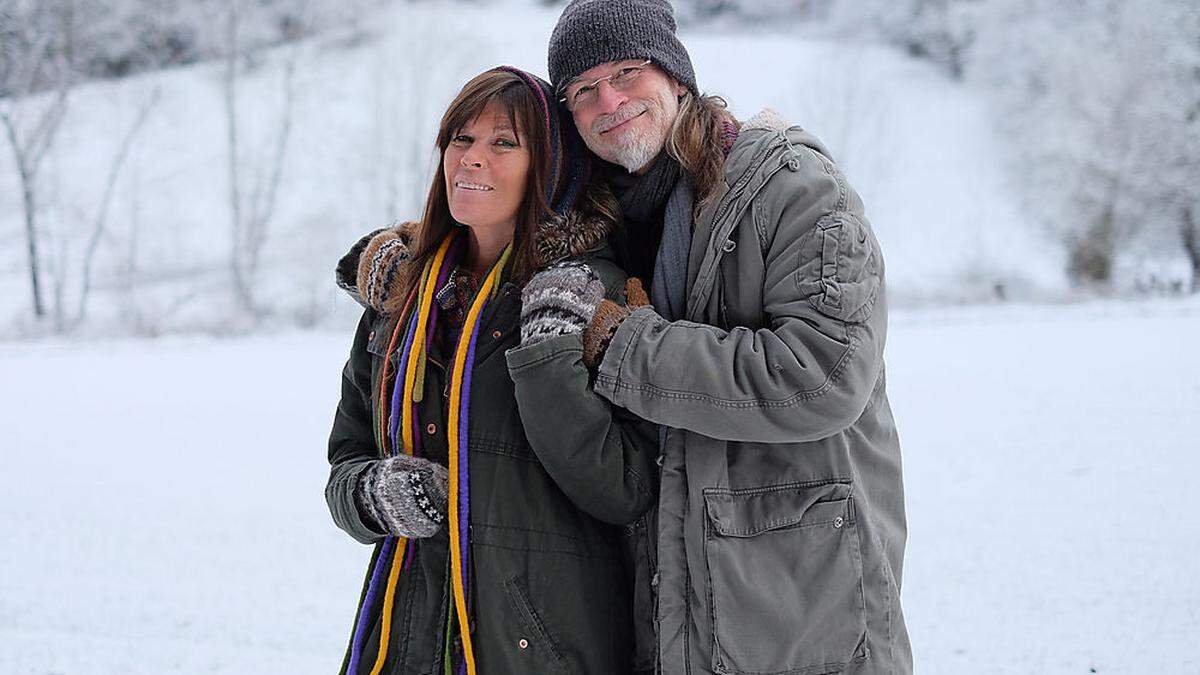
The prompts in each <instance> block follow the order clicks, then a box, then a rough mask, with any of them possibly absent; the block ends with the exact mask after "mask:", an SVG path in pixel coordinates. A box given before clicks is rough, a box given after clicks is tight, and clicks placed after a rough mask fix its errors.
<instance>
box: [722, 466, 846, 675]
mask: <svg viewBox="0 0 1200 675" xmlns="http://www.w3.org/2000/svg"><path fill="white" fill-rule="evenodd" d="M704 503H705V510H706V513H707V516H708V518H707V523H706V526H705V541H704V550H705V555H706V558H707V562H708V570H707V572H708V589H707V590H708V594H707V597H708V602H709V603H710V604H711V606H710V608H709V609H710V616H711V617H712V624H713V638H712V640H713V641H712V670H713V672H717V673H724V674H726V675H826V674H828V673H841V672H843V671H844V670H845V669H846V668H848V667H849V664H851V663H855V662H859V661H864V660H866V659H868V658H869V654H870V650H869V648H868V644H867V640H866V634H867V631H866V613H865V612H866V604H865V597H864V592H863V573H862V551H861V550H860V547H859V533H858V527H857V524H856V522H855V508H854V495H853V489H852V486H851V483H850V481H849V480H848V479H841V478H833V479H829V480H823V481H816V482H807V483H791V484H788V485H770V486H764V487H755V488H745V489H739V490H729V489H723V488H709V489H706V490H705V491H704Z"/></svg>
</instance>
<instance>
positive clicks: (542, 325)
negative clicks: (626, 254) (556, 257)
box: [521, 262, 604, 347]
mask: <svg viewBox="0 0 1200 675" xmlns="http://www.w3.org/2000/svg"><path fill="white" fill-rule="evenodd" d="M603 299H604V284H602V283H601V282H600V277H598V276H596V273H595V272H593V271H592V270H591V268H589V267H588V266H587V265H584V264H583V263H579V262H562V263H556V264H554V265H551V266H550V267H547V268H546V269H544V270H542V271H541V272H538V273H537V274H535V275H533V278H532V279H530V280H529V283H528V284H525V289H524V290H523V291H521V346H522V347H528V346H529V345H535V344H537V343H539V342H542V341H544V340H548V339H550V338H552V337H557V336H559V335H570V334H572V333H582V332H583V330H584V329H585V328H587V326H588V324H589V323H590V322H591V320H592V315H593V314H595V313H596V307H598V306H599V305H600V301H601V300H603Z"/></svg>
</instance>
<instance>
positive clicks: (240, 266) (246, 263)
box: [222, 0, 304, 316]
mask: <svg viewBox="0 0 1200 675" xmlns="http://www.w3.org/2000/svg"><path fill="white" fill-rule="evenodd" d="M241 5H242V3H240V2H239V1H238V0H228V2H227V3H226V8H225V9H226V14H225V59H224V60H225V70H224V75H223V78H222V93H223V96H224V104H225V123H226V143H227V152H228V171H229V210H230V218H231V225H232V238H231V248H230V255H229V265H230V273H231V278H232V282H233V292H234V298H235V299H236V301H237V303H238V306H239V307H240V308H241V309H242V310H243V311H244V312H246V313H247V314H250V315H251V316H253V315H256V314H258V313H259V311H260V308H259V307H258V305H257V302H256V298H255V297H254V279H255V276H256V275H257V273H258V268H259V264H260V262H261V260H262V252H263V246H264V245H265V243H266V241H267V235H268V232H269V229H270V225H271V220H272V218H273V216H274V214H275V204H276V197H277V195H278V193H279V183H280V178H281V177H282V174H283V164H284V159H285V157H286V154H287V147H288V140H289V138H290V135H291V128H292V116H293V112H294V107H295V75H296V60H297V58H298V55H299V51H298V50H299V47H298V46H297V45H295V44H293V45H291V46H289V47H287V49H288V52H287V56H286V57H285V61H284V67H283V104H282V107H281V109H280V113H279V121H278V124H277V128H276V133H275V138H274V141H273V143H272V147H271V151H270V155H269V157H268V158H267V159H266V160H265V162H264V164H263V165H260V166H257V167H243V161H244V160H243V156H244V155H246V154H249V153H248V152H247V151H246V149H245V147H244V141H243V139H242V136H241V128H240V121H241V118H240V114H239V110H238V85H239V81H240V75H241V69H242V67H243V66H242V62H243V59H244V58H245V57H246V56H247V54H248V50H247V48H246V47H245V46H244V45H243V43H242V38H241V34H240V29H241V23H242V15H241V12H242V11H243V10H242V6H241ZM303 6H304V3H302V4H301V11H300V12H298V16H303ZM244 169H248V171H247V170H244Z"/></svg>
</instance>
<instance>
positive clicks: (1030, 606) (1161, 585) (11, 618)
mask: <svg viewBox="0 0 1200 675" xmlns="http://www.w3.org/2000/svg"><path fill="white" fill-rule="evenodd" d="M346 302H349V301H348V300H347V301H346ZM349 338H350V336H349V334H345V335H335V334H328V333H310V334H306V335H288V336H278V337H271V338H268V337H252V338H243V339H238V340H216V339H197V338H171V339H164V340H160V341H156V342H146V341H115V342H101V343H96V344H92V345H83V344H79V343H72V342H47V343H42V344H36V345H15V344H9V345H0V372H3V373H4V374H5V377H6V382H10V383H12V382H15V383H17V384H16V385H15V386H12V387H10V388H9V391H10V395H9V396H7V397H5V400H4V401H3V405H0V429H4V430H5V441H4V454H3V457H4V462H3V467H4V470H3V471H0V530H2V531H3V532H4V538H3V543H2V544H0V672H3V673H5V674H6V675H34V674H43V673H70V674H71V675H91V674H97V675H99V674H108V673H138V674H143V673H144V674H147V675H148V674H151V673H153V674H155V675H158V674H161V673H187V674H189V675H191V674H198V673H213V674H226V673H227V674H229V675H244V674H246V673H256V674H261V675H273V674H279V675H284V674H286V675H302V674H305V673H312V674H313V675H316V674H318V673H330V672H333V671H334V670H335V669H336V667H337V665H338V664H339V663H340V660H341V656H342V650H343V649H344V645H345V640H346V636H347V631H348V630H349V626H350V620H351V615H352V613H353V611H354V604H355V602H356V600H357V598H358V593H359V590H360V588H361V586H360V584H361V581H362V576H361V575H362V572H363V570H364V568H365V565H366V561H367V557H368V553H369V549H368V548H367V547H364V546H362V545H359V544H357V543H355V542H353V541H352V540H351V539H350V538H349V537H348V536H346V535H345V534H343V533H342V532H341V531H340V530H337V529H336V528H335V527H334V525H333V524H332V521H331V520H330V517H329V514H328V512H327V510H326V507H325V502H324V497H323V494H322V492H323V487H324V482H325V478H326V476H327V472H328V465H327V464H326V462H325V457H324V452H325V449H324V439H325V437H326V434H327V433H328V425H329V423H330V421H331V419H332V411H333V407H334V405H335V404H336V395H337V391H338V378H339V374H340V369H341V363H342V360H343V359H344V358H345V354H346V350H347V348H348V344H349ZM1198 341H1200V306H1196V305H1194V304H1193V305H1190V306H1188V307H1184V308H1181V307H1180V306H1179V305H1177V304H1173V303H1172V304H1162V305H1154V304H1151V305H1148V306H1147V305H1138V306H1131V305H1101V306H1097V305H1084V306H1074V307H1066V308H1061V307H1054V308H1052V307H1038V308H1029V307H1012V308H1009V309H1008V310H1005V311H1001V312H995V311H988V312H983V311H979V310H977V309H971V308H967V309H955V310H936V311H930V310H922V311H919V312H916V311H909V312H903V313H900V314H897V315H896V316H894V318H893V322H892V330H891V336H890V340H889V344H888V351H887V361H888V368H889V378H888V387H889V393H890V396H891V400H892V404H893V408H894V410H895V413H896V419H897V422H898V425H899V429H900V434H901V442H902V446H903V449H904V464H905V466H904V470H905V481H906V492H907V508H908V517H909V543H908V553H907V556H906V564H905V571H904V589H903V602H904V607H905V612H906V614H907V620H908V624H909V627H910V631H911V634H912V639H913V646H914V652H915V657H916V664H917V672H919V673H927V674H930V675H941V674H945V675H961V674H962V673H987V674H989V675H990V674H1002V675H1005V674H1011V675H1028V674H1029V673H1044V674H1047V675H1059V674H1062V675H1073V674H1076V673H1088V672H1099V673H1110V674H1114V675H1116V674H1128V675H1140V674H1141V673H1173V674H1180V675H1183V674H1186V673H1195V672H1198V671H1200V660H1198V659H1197V657H1196V656H1195V654H1194V653H1193V650H1189V649H1187V645H1190V644H1191V643H1192V641H1193V640H1194V638H1195V636H1196V635H1197V634H1200V613H1198V611H1197V608H1198V607H1200V582H1198V581H1197V576H1196V575H1195V573H1194V566H1195V565H1194V563H1195V560H1197V558H1198V557H1200V521H1198V520H1197V518H1196V514H1197V513H1198V512H1200V492H1197V491H1196V490H1195V489H1193V486H1192V481H1193V478H1194V476H1195V475H1196V473H1197V471H1200V445H1198V443H1197V440H1196V439H1197V438H1200V416H1197V415H1196V414H1195V413H1196V411H1197V410H1200V385H1198V384H1197V383H1198V382H1200V356H1198V354H1197V352H1196V350H1195V349H1193V348H1192V346H1193V345H1195V344H1196V343H1197V342H1198ZM64 383H69V386H65V385H64ZM1089 668H1093V669H1094V670H1089Z"/></svg>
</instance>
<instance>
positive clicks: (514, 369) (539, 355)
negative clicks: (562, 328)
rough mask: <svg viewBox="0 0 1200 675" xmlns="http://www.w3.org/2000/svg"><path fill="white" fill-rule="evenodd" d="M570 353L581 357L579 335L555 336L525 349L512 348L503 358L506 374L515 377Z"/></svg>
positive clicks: (581, 341) (581, 350)
mask: <svg viewBox="0 0 1200 675" xmlns="http://www.w3.org/2000/svg"><path fill="white" fill-rule="evenodd" d="M572 351H573V352H577V353H578V354H579V357H580V358H582V357H583V340H582V338H581V337H580V333H568V334H566V335H556V336H554V337H552V338H549V339H546V340H542V341H541V342H538V343H536V344H532V345H529V346H527V347H514V348H513V349H510V350H508V351H507V352H505V354H504V357H505V358H506V359H507V360H508V372H509V373H511V374H513V375H515V374H517V373H518V372H520V371H522V370H525V369H527V368H532V367H534V366H536V365H538V364H540V363H542V362H544V361H549V360H551V359H556V358H558V357H559V356H560V355H562V354H563V353H565V352H572Z"/></svg>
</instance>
